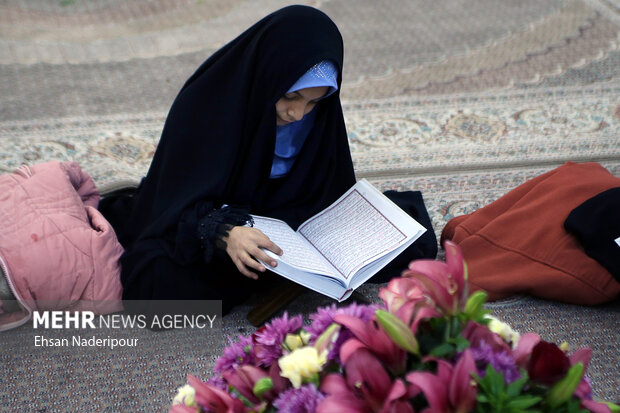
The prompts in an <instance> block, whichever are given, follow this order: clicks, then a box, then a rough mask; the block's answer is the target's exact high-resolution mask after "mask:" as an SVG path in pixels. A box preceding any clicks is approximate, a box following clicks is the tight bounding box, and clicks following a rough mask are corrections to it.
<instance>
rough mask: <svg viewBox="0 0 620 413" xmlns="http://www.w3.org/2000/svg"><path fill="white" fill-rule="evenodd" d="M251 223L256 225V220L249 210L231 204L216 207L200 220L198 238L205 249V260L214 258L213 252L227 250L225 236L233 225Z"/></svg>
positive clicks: (208, 260)
mask: <svg viewBox="0 0 620 413" xmlns="http://www.w3.org/2000/svg"><path fill="white" fill-rule="evenodd" d="M246 224H249V225H250V226H254V220H253V219H252V217H251V216H250V215H249V214H248V213H247V211H245V210H242V209H239V208H233V207H229V206H225V207H222V208H220V209H215V210H213V211H211V212H210V213H208V214H207V215H205V216H204V217H202V218H201V219H200V220H199V221H198V238H200V244H201V246H202V249H203V250H204V260H205V262H210V261H211V259H213V254H215V253H221V252H223V251H226V242H225V241H224V240H223V238H226V237H227V236H228V233H229V232H230V230H231V229H232V228H233V227H236V226H242V225H246Z"/></svg>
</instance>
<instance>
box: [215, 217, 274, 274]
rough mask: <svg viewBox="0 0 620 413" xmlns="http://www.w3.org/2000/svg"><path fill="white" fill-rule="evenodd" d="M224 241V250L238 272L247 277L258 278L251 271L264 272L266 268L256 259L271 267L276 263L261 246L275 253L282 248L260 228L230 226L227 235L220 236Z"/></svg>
mask: <svg viewBox="0 0 620 413" xmlns="http://www.w3.org/2000/svg"><path fill="white" fill-rule="evenodd" d="M222 241H224V242H225V243H226V252H227V253H228V255H229V256H230V258H231V259H232V261H233V263H234V264H235V265H236V266H237V269H238V270H239V272H240V273H241V274H243V275H245V276H246V277H248V278H252V279H254V280H257V279H258V275H257V274H256V273H255V272H253V271H252V269H253V270H256V271H258V272H265V270H266V268H265V266H264V265H263V264H261V263H260V262H258V261H257V260H261V261H263V262H265V263H267V264H269V265H270V266H272V267H275V266H276V265H278V263H277V262H276V260H274V259H273V258H271V257H270V256H269V255H267V253H265V251H263V250H262V249H261V248H265V249H267V250H269V251H271V252H273V253H275V254H277V255H282V249H280V247H278V246H277V245H276V244H274V243H273V242H272V241H271V240H270V239H269V237H267V235H265V234H264V233H263V232H262V231H261V230H259V229H257V228H251V227H239V226H238V227H232V229H231V230H230V231H229V232H228V236H227V237H224V238H222Z"/></svg>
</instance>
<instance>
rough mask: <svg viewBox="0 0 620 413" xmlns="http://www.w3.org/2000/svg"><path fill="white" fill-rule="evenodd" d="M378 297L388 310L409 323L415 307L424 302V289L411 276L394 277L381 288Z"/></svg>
mask: <svg viewBox="0 0 620 413" xmlns="http://www.w3.org/2000/svg"><path fill="white" fill-rule="evenodd" d="M379 297H380V298H381V299H382V300H383V302H384V303H385V305H386V307H387V309H388V311H389V312H390V313H392V314H394V315H395V316H397V317H398V318H400V319H401V320H403V321H404V322H405V323H407V324H409V323H410V322H411V318H412V317H413V313H414V311H415V308H416V307H417V306H418V305H420V304H421V303H424V302H426V297H425V296H424V291H422V289H421V288H420V286H419V285H418V283H417V282H416V281H415V280H413V279H411V278H403V277H400V278H394V279H392V280H391V281H390V282H389V283H388V285H387V287H385V288H381V290H380V291H379Z"/></svg>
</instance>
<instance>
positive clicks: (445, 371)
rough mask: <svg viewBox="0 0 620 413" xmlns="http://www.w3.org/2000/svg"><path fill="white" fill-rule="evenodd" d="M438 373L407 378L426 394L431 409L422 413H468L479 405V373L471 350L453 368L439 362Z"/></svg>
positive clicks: (441, 361)
mask: <svg viewBox="0 0 620 413" xmlns="http://www.w3.org/2000/svg"><path fill="white" fill-rule="evenodd" d="M436 361H437V373H436V374H433V373H430V372H425V371H422V372H421V371H416V372H412V373H409V374H407V376H406V379H407V381H408V382H409V383H411V384H412V385H413V386H414V387H415V388H417V389H419V390H421V391H422V393H424V396H425V397H426V400H427V402H428V404H429V407H428V408H427V409H425V410H423V411H422V413H439V412H442V413H452V412H454V413H466V412H469V411H471V410H473V408H474V406H475V405H476V396H477V393H478V391H477V388H476V385H475V382H474V380H473V378H472V374H474V373H477V370H476V363H475V361H474V357H473V356H472V354H471V350H469V349H467V350H465V352H464V353H463V355H462V356H461V358H460V359H459V361H458V362H457V363H456V365H454V366H452V365H451V364H450V363H448V362H447V361H445V360H441V359H438V360H436Z"/></svg>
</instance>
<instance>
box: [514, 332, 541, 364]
mask: <svg viewBox="0 0 620 413" xmlns="http://www.w3.org/2000/svg"><path fill="white" fill-rule="evenodd" d="M540 340H541V339H540V336H539V335H538V334H536V333H527V334H523V335H522V336H521V338H520V339H519V342H518V343H517V347H516V348H515V349H514V350H513V351H512V357H513V358H514V359H515V362H516V363H517V366H519V367H524V368H525V367H527V365H528V363H529V361H530V355H531V354H532V350H533V349H534V347H536V344H538V343H539V342H540Z"/></svg>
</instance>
